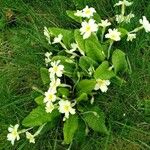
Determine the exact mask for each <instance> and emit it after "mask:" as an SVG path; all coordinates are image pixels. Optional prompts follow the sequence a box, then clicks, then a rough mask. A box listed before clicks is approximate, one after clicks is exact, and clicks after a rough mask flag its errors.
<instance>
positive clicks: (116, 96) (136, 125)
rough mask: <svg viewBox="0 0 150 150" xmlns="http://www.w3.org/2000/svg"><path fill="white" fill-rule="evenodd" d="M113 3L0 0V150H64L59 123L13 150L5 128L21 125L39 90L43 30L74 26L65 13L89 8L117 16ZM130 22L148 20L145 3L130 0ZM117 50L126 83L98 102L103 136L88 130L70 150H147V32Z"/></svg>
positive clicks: (149, 8) (149, 67)
mask: <svg viewBox="0 0 150 150" xmlns="http://www.w3.org/2000/svg"><path fill="white" fill-rule="evenodd" d="M116 2H117V0H101V1H100V0H83V3H82V5H81V4H80V3H81V1H80V0H43V1H40V0H32V1H30V0H1V1H0V149H2V150H27V149H30V150H38V149H39V150H65V149H67V148H68V147H69V146H68V145H64V144H63V143H62V142H63V137H62V135H61V132H60V131H61V130H62V129H61V128H60V126H59V123H58V124H57V126H55V127H54V128H52V129H50V130H48V131H46V132H45V133H44V134H41V135H40V136H39V137H38V138H36V143H35V144H29V143H28V141H27V140H24V139H25V138H24V139H23V138H22V139H21V140H19V141H17V142H16V143H15V145H14V146H12V145H11V144H10V142H9V141H7V133H8V130H7V129H8V126H9V125H10V124H12V125H14V124H16V122H18V123H20V124H21V121H22V120H23V118H24V117H25V116H27V114H29V112H30V111H31V110H32V109H33V108H34V107H35V106H36V104H35V102H34V98H35V97H36V96H37V92H36V91H34V90H33V87H38V88H42V87H43V85H42V81H41V79H40V68H41V67H43V66H45V62H44V54H45V52H47V51H52V50H53V47H52V46H50V45H48V44H47V41H46V39H45V36H44V34H43V28H44V26H47V27H61V28H66V29H68V28H69V29H72V28H76V27H79V25H78V24H77V23H75V22H74V21H73V20H71V19H70V18H69V17H67V14H66V10H77V9H79V8H83V7H84V6H85V5H86V4H87V3H88V4H89V5H90V6H92V7H95V9H96V10H97V12H98V13H99V14H100V16H101V17H102V18H104V19H105V18H111V17H112V16H114V14H115V13H116V12H117V9H114V7H113V4H114V3H116ZM131 9H132V11H133V13H134V14H135V16H136V17H135V19H134V20H133V21H132V23H131V24H130V25H129V26H128V28H129V29H133V27H134V26H136V25H137V24H138V21H139V19H140V18H141V17H142V16H143V15H145V16H147V18H148V19H149V20H150V2H149V1H148V0H134V4H133V5H132V6H131ZM119 48H120V49H123V50H124V52H125V53H126V54H127V55H128V57H129V59H130V63H131V67H132V73H131V74H125V75H124V79H125V80H126V81H127V82H126V83H125V84H123V85H122V86H116V85H113V86H111V89H110V90H109V91H108V92H107V93H106V94H104V95H103V96H102V97H101V99H98V98H97V100H98V105H99V107H100V108H101V109H102V110H103V111H104V112H105V115H106V124H107V127H108V130H109V135H108V136H101V135H100V134H98V133H95V132H93V131H92V130H91V131H90V132H89V135H88V136H87V137H86V139H85V140H84V142H83V143H82V144H81V143H78V142H74V143H73V144H72V145H71V149H72V150H76V149H77V150H93V149H95V150H148V149H150V76H149V75H150V34H149V33H148V34H145V32H142V31H141V32H139V33H138V37H137V39H136V41H133V42H129V43H127V44H124V42H121V43H120V45H119Z"/></svg>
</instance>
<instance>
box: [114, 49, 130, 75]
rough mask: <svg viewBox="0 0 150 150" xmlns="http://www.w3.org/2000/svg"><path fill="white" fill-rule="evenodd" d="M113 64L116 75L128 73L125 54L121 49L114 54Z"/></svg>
mask: <svg viewBox="0 0 150 150" xmlns="http://www.w3.org/2000/svg"><path fill="white" fill-rule="evenodd" d="M112 63H113V66H114V69H115V73H118V72H120V71H123V72H126V71H127V70H128V64H127V61H126V57H125V53H124V52H123V51H121V50H119V49H117V50H115V51H114V52H113V54H112Z"/></svg>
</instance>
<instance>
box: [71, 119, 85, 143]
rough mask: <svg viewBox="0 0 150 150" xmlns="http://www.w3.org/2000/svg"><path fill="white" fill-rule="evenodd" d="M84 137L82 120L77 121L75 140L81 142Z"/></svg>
mask: <svg viewBox="0 0 150 150" xmlns="http://www.w3.org/2000/svg"><path fill="white" fill-rule="evenodd" d="M85 137H86V125H85V122H84V121H83V120H82V119H80V118H79V119H78V129H77V130H76V133H75V138H74V139H75V140H76V141H77V142H81V143H82V142H83V141H84V140H85Z"/></svg>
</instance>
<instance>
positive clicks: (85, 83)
mask: <svg viewBox="0 0 150 150" xmlns="http://www.w3.org/2000/svg"><path fill="white" fill-rule="evenodd" d="M95 84H96V81H95V80H94V79H91V80H88V79H85V80H81V81H80V82H79V83H78V85H77V89H78V91H79V93H87V94H89V93H90V92H91V91H92V90H93V89H94V87H95Z"/></svg>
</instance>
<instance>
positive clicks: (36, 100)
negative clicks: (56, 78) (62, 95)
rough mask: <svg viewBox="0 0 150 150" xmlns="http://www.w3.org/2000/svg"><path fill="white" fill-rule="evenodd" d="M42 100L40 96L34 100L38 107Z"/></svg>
mask: <svg viewBox="0 0 150 150" xmlns="http://www.w3.org/2000/svg"><path fill="white" fill-rule="evenodd" d="M43 99H44V96H43V95H41V96H38V97H36V98H35V102H36V103H37V104H38V105H43Z"/></svg>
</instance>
